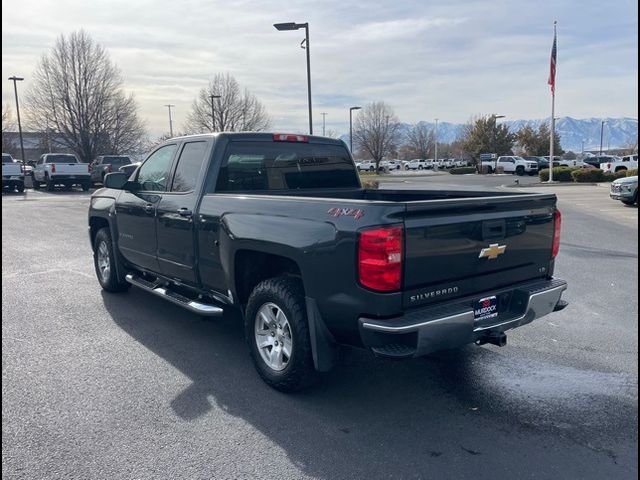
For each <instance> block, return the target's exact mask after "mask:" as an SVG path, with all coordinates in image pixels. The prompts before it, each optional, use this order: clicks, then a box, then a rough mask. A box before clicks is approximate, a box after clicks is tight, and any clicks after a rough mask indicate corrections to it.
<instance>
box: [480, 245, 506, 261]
mask: <svg viewBox="0 0 640 480" xmlns="http://www.w3.org/2000/svg"><path fill="white" fill-rule="evenodd" d="M506 249H507V246H506V245H498V244H497V243H492V244H491V245H489V248H483V249H482V250H480V255H479V256H478V258H488V259H490V260H494V259H496V258H498V255H502V254H503V253H504V251H505V250H506Z"/></svg>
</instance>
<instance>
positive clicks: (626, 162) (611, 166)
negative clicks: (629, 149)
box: [600, 153, 638, 173]
mask: <svg viewBox="0 0 640 480" xmlns="http://www.w3.org/2000/svg"><path fill="white" fill-rule="evenodd" d="M632 168H638V154H637V153H636V154H634V155H625V156H624V157H622V159H621V160H619V161H614V160H612V161H610V162H605V163H601V164H600V170H602V171H604V172H612V173H615V172H619V171H620V170H631V169H632Z"/></svg>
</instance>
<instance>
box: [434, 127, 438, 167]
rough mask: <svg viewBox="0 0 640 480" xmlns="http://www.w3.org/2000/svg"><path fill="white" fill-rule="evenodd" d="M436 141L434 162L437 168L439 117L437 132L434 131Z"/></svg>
mask: <svg viewBox="0 0 640 480" xmlns="http://www.w3.org/2000/svg"><path fill="white" fill-rule="evenodd" d="M433 136H434V141H435V152H434V153H433V156H434V159H433V164H434V167H433V168H437V166H436V165H438V119H437V118H436V129H435V133H434V135H433Z"/></svg>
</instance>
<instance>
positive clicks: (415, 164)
mask: <svg viewBox="0 0 640 480" xmlns="http://www.w3.org/2000/svg"><path fill="white" fill-rule="evenodd" d="M426 168H427V161H426V160H420V159H418V158H416V159H414V160H411V161H410V162H409V164H408V165H407V169H409V170H425V169H426Z"/></svg>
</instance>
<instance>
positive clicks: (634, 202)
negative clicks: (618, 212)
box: [620, 192, 638, 206]
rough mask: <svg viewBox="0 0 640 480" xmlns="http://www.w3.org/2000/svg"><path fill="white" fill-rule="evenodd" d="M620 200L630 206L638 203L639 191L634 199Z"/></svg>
mask: <svg viewBox="0 0 640 480" xmlns="http://www.w3.org/2000/svg"><path fill="white" fill-rule="evenodd" d="M620 201H621V202H622V203H624V204H625V205H629V206H633V205H636V204H637V203H638V192H636V194H635V195H634V196H633V199H632V200H620Z"/></svg>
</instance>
